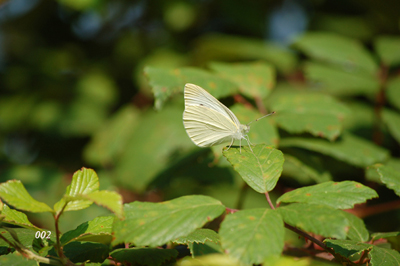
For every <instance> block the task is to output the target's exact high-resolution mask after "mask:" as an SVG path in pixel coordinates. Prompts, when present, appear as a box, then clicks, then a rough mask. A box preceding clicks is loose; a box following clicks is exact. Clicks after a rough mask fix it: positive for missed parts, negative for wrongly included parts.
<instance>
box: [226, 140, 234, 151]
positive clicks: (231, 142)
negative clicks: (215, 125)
mask: <svg viewBox="0 0 400 266" xmlns="http://www.w3.org/2000/svg"><path fill="white" fill-rule="evenodd" d="M232 144H233V138H232V141H231V145H229V147H228V149H227V151H229V149H230V148H231V146H232Z"/></svg>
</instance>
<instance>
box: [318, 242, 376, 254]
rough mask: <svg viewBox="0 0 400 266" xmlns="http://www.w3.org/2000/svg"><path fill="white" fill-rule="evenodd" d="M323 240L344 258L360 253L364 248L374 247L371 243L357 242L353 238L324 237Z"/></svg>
mask: <svg viewBox="0 0 400 266" xmlns="http://www.w3.org/2000/svg"><path fill="white" fill-rule="evenodd" d="M324 242H325V244H326V245H327V246H328V247H330V248H333V250H334V251H335V252H336V253H338V254H340V255H342V256H344V257H346V258H350V257H351V256H353V255H355V254H360V253H361V252H362V251H364V250H371V249H372V248H373V247H374V246H373V245H371V244H366V243H359V242H356V241H353V240H335V239H325V240H324Z"/></svg>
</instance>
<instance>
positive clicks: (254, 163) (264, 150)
mask: <svg viewBox="0 0 400 266" xmlns="http://www.w3.org/2000/svg"><path fill="white" fill-rule="evenodd" d="M223 154H224V156H225V157H226V158H227V159H228V161H229V162H230V163H231V164H232V166H233V168H234V169H235V171H237V172H238V173H239V174H240V175H241V176H242V178H243V180H244V181H245V182H246V183H247V184H248V185H249V186H250V187H251V188H252V189H254V190H255V191H257V192H259V193H265V192H267V191H271V190H273V189H274V187H275V185H276V183H277V182H278V179H279V177H280V175H281V173H282V166H283V161H284V159H283V154H282V152H281V151H279V150H277V149H274V148H272V147H269V146H267V145H263V144H258V145H255V146H252V150H250V148H249V147H248V146H243V147H241V148H240V147H231V148H230V149H229V150H227V149H225V150H224V151H223Z"/></svg>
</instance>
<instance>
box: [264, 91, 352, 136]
mask: <svg viewBox="0 0 400 266" xmlns="http://www.w3.org/2000/svg"><path fill="white" fill-rule="evenodd" d="M269 102H270V103H271V110H273V111H276V114H275V115H274V116H273V119H274V120H275V121H276V122H277V124H278V125H279V126H280V127H282V128H283V129H285V130H286V131H288V132H290V133H302V132H309V133H311V134H313V135H314V136H319V137H324V138H328V139H329V140H333V139H335V138H337V137H338V136H339V135H340V133H341V131H342V120H343V119H344V118H345V117H346V116H347V115H348V114H349V110H348V108H347V107H346V106H344V105H343V104H341V103H339V102H338V101H337V100H335V99H334V98H333V97H331V96H329V95H324V94H317V93H298V92H297V93H296V92H294V93H290V94H288V93H281V94H275V96H274V97H271V98H269Z"/></svg>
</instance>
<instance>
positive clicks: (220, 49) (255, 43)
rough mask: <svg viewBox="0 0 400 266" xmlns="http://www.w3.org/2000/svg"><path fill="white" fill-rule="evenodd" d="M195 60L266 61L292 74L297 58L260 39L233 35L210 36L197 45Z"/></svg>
mask: <svg viewBox="0 0 400 266" xmlns="http://www.w3.org/2000/svg"><path fill="white" fill-rule="evenodd" d="M195 50H196V54H195V59H196V61H197V62H199V63H200V64H201V63H203V64H205V63H208V62H209V61H244V60H260V59H262V60H266V61H268V62H270V63H272V64H273V65H274V66H275V67H276V68H277V69H278V71H280V72H283V73H290V72H291V71H293V69H294V68H295V67H296V63H297V57H296V55H295V54H294V53H292V52H291V51H289V50H287V49H282V47H281V46H278V45H276V44H273V43H271V42H266V41H263V40H260V39H251V38H244V37H239V36H232V35H222V34H208V35H205V36H202V37H201V38H200V39H199V40H198V41H197V43H196V47H195Z"/></svg>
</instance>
